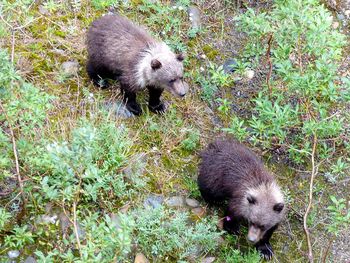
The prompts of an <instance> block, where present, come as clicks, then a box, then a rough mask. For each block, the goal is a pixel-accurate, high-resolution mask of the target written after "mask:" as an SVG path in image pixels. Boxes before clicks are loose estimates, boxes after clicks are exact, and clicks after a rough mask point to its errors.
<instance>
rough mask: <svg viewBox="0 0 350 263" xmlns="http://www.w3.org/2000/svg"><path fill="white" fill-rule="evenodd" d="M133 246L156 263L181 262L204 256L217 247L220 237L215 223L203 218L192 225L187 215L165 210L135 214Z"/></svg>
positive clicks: (151, 210) (149, 210) (212, 220)
mask: <svg viewBox="0 0 350 263" xmlns="http://www.w3.org/2000/svg"><path fill="white" fill-rule="evenodd" d="M135 222H136V224H135V226H136V228H135V231H136V243H137V245H138V246H139V247H140V249H141V251H143V252H144V253H145V254H147V255H148V256H149V258H151V257H154V258H156V259H158V260H162V261H164V260H170V259H172V260H184V259H186V258H189V257H190V256H191V255H192V256H194V255H199V254H205V253H207V252H210V251H213V250H214V249H215V248H216V247H217V246H218V238H219V236H220V235H221V233H220V232H217V231H216V228H217V227H216V220H215V218H214V219H211V220H209V219H203V220H202V221H200V222H197V223H196V224H195V225H193V224H191V223H190V218H189V214H188V213H186V212H179V211H175V210H170V209H169V210H168V209H166V208H164V207H159V208H156V209H143V210H137V211H135Z"/></svg>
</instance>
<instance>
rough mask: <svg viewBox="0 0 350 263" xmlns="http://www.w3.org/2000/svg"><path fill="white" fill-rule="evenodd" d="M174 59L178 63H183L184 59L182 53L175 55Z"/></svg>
mask: <svg viewBox="0 0 350 263" xmlns="http://www.w3.org/2000/svg"><path fill="white" fill-rule="evenodd" d="M176 59H177V60H178V61H183V60H184V59H185V55H184V54H182V53H180V54H177V55H176Z"/></svg>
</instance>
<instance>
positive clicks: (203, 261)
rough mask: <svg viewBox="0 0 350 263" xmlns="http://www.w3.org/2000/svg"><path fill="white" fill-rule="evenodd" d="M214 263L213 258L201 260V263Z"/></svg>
mask: <svg viewBox="0 0 350 263" xmlns="http://www.w3.org/2000/svg"><path fill="white" fill-rule="evenodd" d="M214 261H215V257H206V258H203V259H202V260H201V263H212V262H214Z"/></svg>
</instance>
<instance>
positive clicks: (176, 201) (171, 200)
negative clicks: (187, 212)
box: [165, 196, 185, 207]
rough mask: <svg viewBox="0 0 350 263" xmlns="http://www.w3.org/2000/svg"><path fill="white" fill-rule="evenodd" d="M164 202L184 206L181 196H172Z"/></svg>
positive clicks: (169, 204)
mask: <svg viewBox="0 0 350 263" xmlns="http://www.w3.org/2000/svg"><path fill="white" fill-rule="evenodd" d="M165 203H166V204H167V205H168V206H177V207H181V206H184V203H185V202H184V199H183V197H182V196H173V197H170V198H169V199H168V200H167V201H166V202H165Z"/></svg>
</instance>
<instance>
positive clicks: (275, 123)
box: [226, 0, 349, 164]
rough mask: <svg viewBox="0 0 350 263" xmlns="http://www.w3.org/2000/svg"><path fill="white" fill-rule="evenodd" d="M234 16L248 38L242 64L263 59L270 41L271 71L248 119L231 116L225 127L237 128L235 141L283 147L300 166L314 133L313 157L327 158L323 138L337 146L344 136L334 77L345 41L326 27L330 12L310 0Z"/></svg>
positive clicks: (338, 81) (339, 87)
mask: <svg viewBox="0 0 350 263" xmlns="http://www.w3.org/2000/svg"><path fill="white" fill-rule="evenodd" d="M237 20H238V25H239V28H240V29H241V30H243V31H244V32H245V33H246V34H247V37H248V41H247V45H246V47H245V50H244V52H243V55H242V57H243V58H242V60H243V61H244V62H242V63H243V64H244V65H246V66H247V67H250V68H254V67H256V66H257V65H258V64H261V63H262V62H263V63H265V62H264V61H265V60H266V59H267V58H266V57H265V56H266V50H267V49H268V46H267V45H268V44H267V43H268V40H269V39H271V40H272V41H271V50H270V51H271V52H270V54H269V55H270V59H271V62H272V65H273V72H272V76H271V78H270V80H269V83H268V85H266V87H264V89H263V90H262V91H260V92H259V94H258V96H257V98H255V99H254V102H255V107H254V109H253V111H252V118H251V119H250V120H248V121H243V122H242V121H240V120H237V117H233V120H232V124H233V126H232V127H231V128H228V129H226V131H236V130H239V131H241V132H239V134H240V136H239V137H240V138H239V139H241V140H243V139H247V138H250V139H252V141H253V142H254V143H255V144H259V145H262V146H264V147H265V148H275V147H280V146H282V145H284V146H286V149H287V151H288V153H289V156H290V158H291V159H292V160H294V161H295V162H296V163H301V164H302V163H305V162H306V161H307V160H308V158H305V157H308V156H310V153H311V148H312V147H311V143H310V141H312V140H311V138H312V137H313V136H317V138H318V139H319V140H320V142H319V143H318V146H317V152H318V155H319V156H320V157H321V158H329V157H330V152H331V151H332V150H331V146H330V144H329V142H330V141H333V142H335V145H337V146H339V145H341V144H342V143H343V142H342V140H339V138H346V137H349V136H347V132H346V130H345V129H344V127H345V124H344V121H345V118H344V117H343V116H342V115H341V109H342V107H343V106H342V105H343V104H344V102H345V101H346V100H347V96H346V95H344V94H347V93H348V92H349V85H348V82H349V81H348V80H346V79H344V78H341V77H339V76H338V75H337V69H338V67H339V59H340V58H341V52H342V47H343V46H344V44H345V43H346V42H345V37H344V35H342V34H340V33H339V32H337V31H336V30H334V29H333V28H332V26H331V24H332V16H331V14H330V13H329V12H328V11H327V10H326V9H325V8H324V7H323V6H322V5H320V4H319V3H318V2H317V1H314V0H308V1H303V2H302V3H301V2H300V1H275V4H274V8H273V10H272V11H271V12H270V13H255V12H254V11H253V10H251V9H248V11H247V12H246V13H245V14H243V15H241V16H239V17H238V18H237ZM262 40H263V41H262ZM264 40H265V41H264ZM244 126H246V127H249V129H248V130H249V132H244V128H243V127H244ZM332 145H333V144H332Z"/></svg>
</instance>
